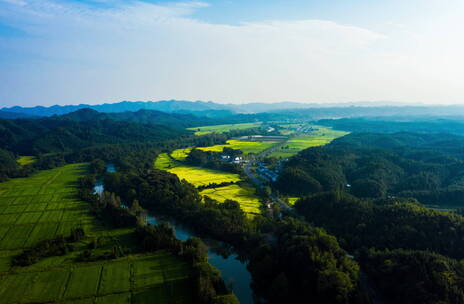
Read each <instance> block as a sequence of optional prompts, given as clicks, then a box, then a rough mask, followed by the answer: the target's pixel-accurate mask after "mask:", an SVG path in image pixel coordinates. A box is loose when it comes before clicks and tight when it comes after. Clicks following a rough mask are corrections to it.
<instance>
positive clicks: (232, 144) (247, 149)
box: [198, 139, 276, 154]
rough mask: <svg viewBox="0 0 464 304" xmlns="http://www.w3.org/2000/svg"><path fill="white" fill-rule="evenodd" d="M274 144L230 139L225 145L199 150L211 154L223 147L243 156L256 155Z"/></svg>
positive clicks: (220, 150)
mask: <svg viewBox="0 0 464 304" xmlns="http://www.w3.org/2000/svg"><path fill="white" fill-rule="evenodd" d="M275 144H276V142H272V141H242V140H237V139H230V140H228V141H227V144H225V145H215V146H211V147H200V148H198V149H199V150H203V151H213V152H222V149H224V148H225V147H228V148H231V149H236V150H241V151H242V152H243V153H245V154H249V153H254V154H258V153H260V152H262V151H264V150H266V149H269V148H270V147H272V146H273V145H275Z"/></svg>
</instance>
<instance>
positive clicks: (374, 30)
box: [0, 0, 464, 107]
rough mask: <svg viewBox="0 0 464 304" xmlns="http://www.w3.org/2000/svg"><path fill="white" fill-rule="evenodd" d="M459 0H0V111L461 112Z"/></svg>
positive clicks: (463, 9) (463, 6)
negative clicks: (306, 105)
mask: <svg viewBox="0 0 464 304" xmlns="http://www.w3.org/2000/svg"><path fill="white" fill-rule="evenodd" d="M463 15H464V1H461V0H446V1H443V0H409V1H397V0H388V1H376V0H374V1H373V0H369V1H368V0H351V1H347V0H332V1H314V0H312V1H311V0H310V1H302V0H287V1H272V0H268V1H264V0H255V1H244V0H238V1H234V0H230V1H219V0H216V1H161V2H160V1H133V0H124V1H122V0H93V1H92V0H85V1H77V0H75V1H73V0H60V1H59V0H35V1H34V0H0V107H1V106H11V105H23V106H27V105H37V104H41V105H52V104H78V103H90V104H97V103H103V102H116V101H120V100H160V99H183V100H213V101H217V102H222V103H244V102H256V101H260V102H278V101H299V102H349V101H395V102H410V103H415V102H423V103H437V104H438V103H463V102H464V99H463V96H464V86H463V85H462V79H464V59H463V58H462V57H463V56H462V54H463V53H464V38H463V37H464V35H463V34H464V33H463V32H464V21H463V18H462V16H463Z"/></svg>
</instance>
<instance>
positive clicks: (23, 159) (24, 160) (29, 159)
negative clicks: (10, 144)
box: [16, 156, 35, 166]
mask: <svg viewBox="0 0 464 304" xmlns="http://www.w3.org/2000/svg"><path fill="white" fill-rule="evenodd" d="M16 161H17V162H18V164H20V165H21V166H26V165H30V164H32V163H33V162H35V157H34V156H20V157H19V158H18V159H17V160H16Z"/></svg>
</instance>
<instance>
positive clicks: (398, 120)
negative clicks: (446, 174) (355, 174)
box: [317, 112, 464, 135]
mask: <svg viewBox="0 0 464 304" xmlns="http://www.w3.org/2000/svg"><path fill="white" fill-rule="evenodd" d="M456 113H459V112H456ZM317 124H319V125H323V126H328V127H333V128H334V129H337V130H343V131H348V132H375V133H396V132H414V133H452V134H458V135H464V121H463V120H462V118H456V119H452V118H449V119H443V118H436V117H428V118H427V117H409V118H407V117H401V116H397V117H390V118H389V119H386V118H385V117H378V118H374V117H371V118H341V119H322V120H319V121H318V122H317Z"/></svg>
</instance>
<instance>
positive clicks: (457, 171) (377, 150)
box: [275, 133, 464, 206]
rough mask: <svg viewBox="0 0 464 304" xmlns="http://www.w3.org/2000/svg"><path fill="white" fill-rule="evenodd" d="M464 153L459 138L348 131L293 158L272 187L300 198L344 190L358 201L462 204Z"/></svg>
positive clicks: (453, 136) (456, 136) (445, 135)
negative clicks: (409, 199)
mask: <svg viewBox="0 0 464 304" xmlns="http://www.w3.org/2000/svg"><path fill="white" fill-rule="evenodd" d="M463 149H464V137H461V136H458V135H450V134H418V133H395V134H374V133H352V134H350V135H347V136H344V137H342V138H339V139H336V140H334V141H333V142H332V143H331V144H329V145H327V146H323V147H317V148H311V149H307V150H304V151H302V152H301V153H300V154H298V155H297V156H295V157H294V158H292V159H291V160H290V161H289V162H288V163H287V164H286V166H285V168H284V170H283V173H282V175H281V176H280V178H279V180H278V181H277V182H276V183H275V187H276V189H278V190H279V191H281V192H283V193H288V194H291V195H299V196H301V195H308V194H311V193H317V192H320V191H330V190H344V191H347V192H350V193H351V194H353V195H355V196H357V197H366V198H384V197H390V196H398V197H414V198H417V199H418V200H419V201H420V202H421V203H423V204H432V205H446V206H449V205H455V206H462V205H463V204H464V201H463V197H464V159H463V154H462V151H463Z"/></svg>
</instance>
